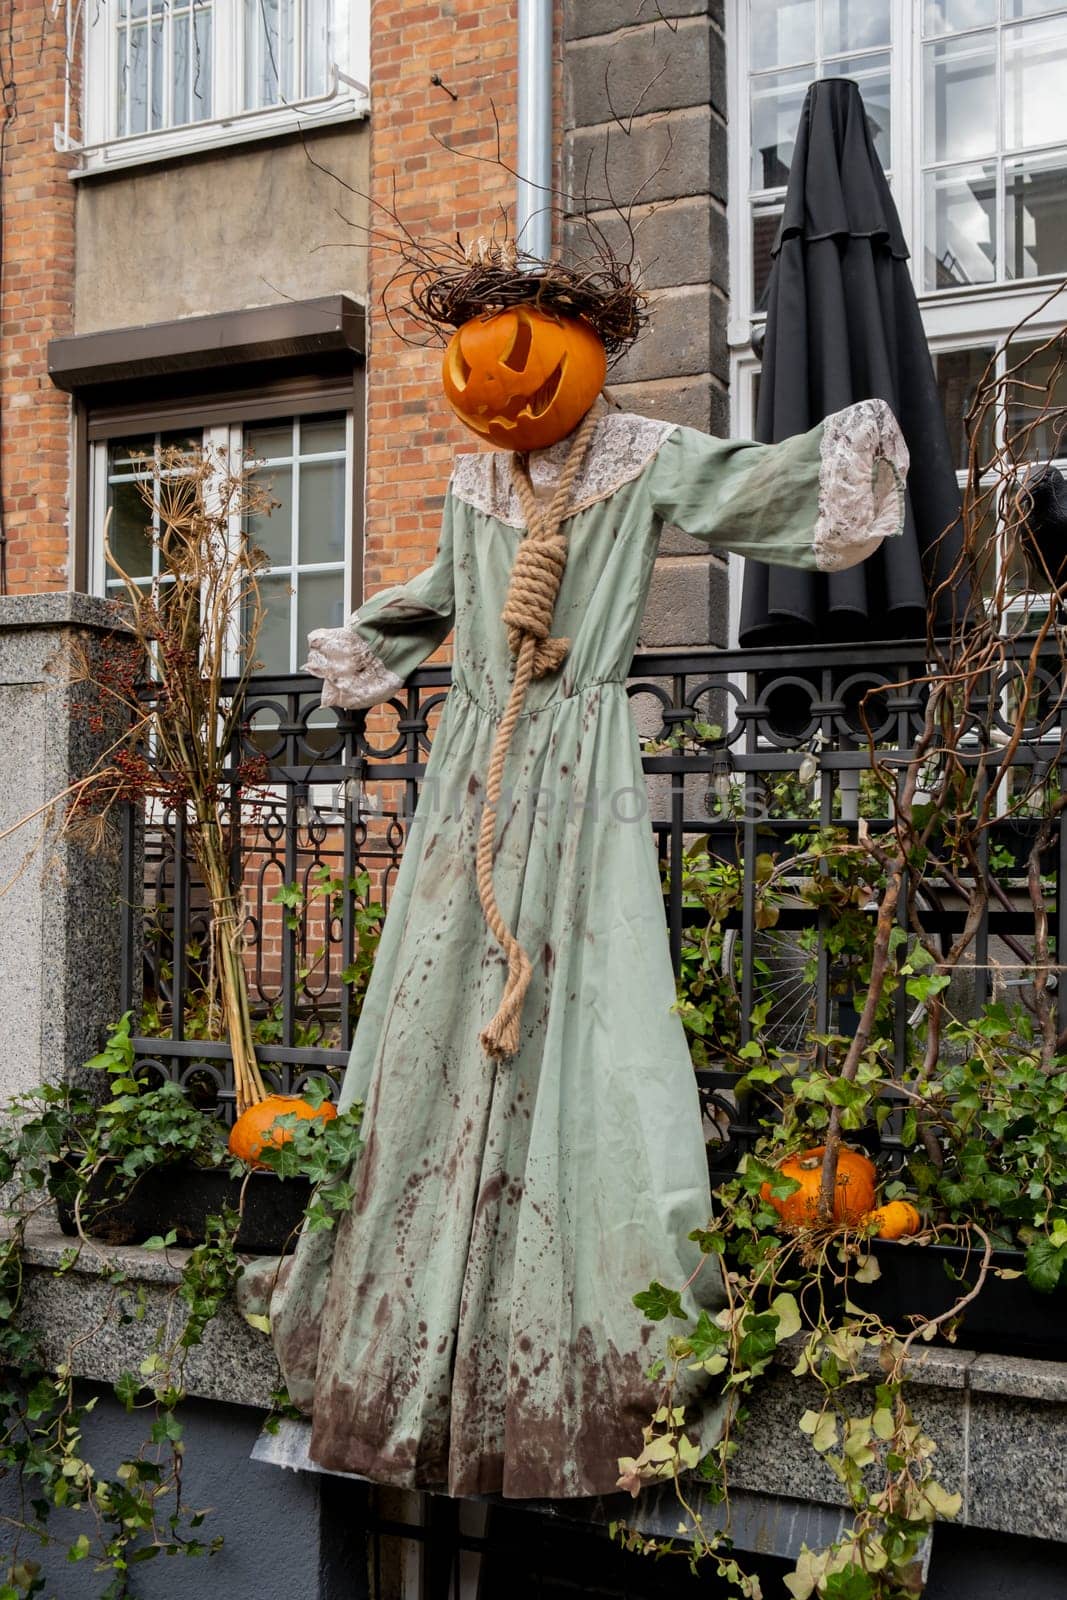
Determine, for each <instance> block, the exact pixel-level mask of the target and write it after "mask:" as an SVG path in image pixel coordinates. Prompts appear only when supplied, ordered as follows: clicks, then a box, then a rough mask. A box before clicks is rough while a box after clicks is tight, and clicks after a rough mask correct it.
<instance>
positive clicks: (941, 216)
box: [923, 165, 997, 289]
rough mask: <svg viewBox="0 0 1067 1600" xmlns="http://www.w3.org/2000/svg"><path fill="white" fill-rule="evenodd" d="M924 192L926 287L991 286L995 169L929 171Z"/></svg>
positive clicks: (994, 255)
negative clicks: (988, 284)
mask: <svg viewBox="0 0 1067 1600" xmlns="http://www.w3.org/2000/svg"><path fill="white" fill-rule="evenodd" d="M925 189H926V194H925V206H924V219H923V220H924V226H923V238H924V239H925V241H926V244H925V260H926V271H925V286H926V288H927V289H952V288H958V287H960V286H962V285H964V284H969V283H992V281H993V278H994V276H995V270H994V263H995V261H996V193H997V178H996V167H994V166H992V165H989V166H983V167H964V168H955V169H954V170H952V171H950V172H930V173H927V175H926V179H925Z"/></svg>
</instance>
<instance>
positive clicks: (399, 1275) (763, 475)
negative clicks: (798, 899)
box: [246, 252, 907, 1499]
mask: <svg viewBox="0 0 1067 1600" xmlns="http://www.w3.org/2000/svg"><path fill="white" fill-rule="evenodd" d="M479 273H482V275H483V278H482V281H483V283H484V281H486V279H488V278H489V277H492V281H493V283H494V284H495V285H496V286H497V288H498V289H499V290H500V292H499V294H498V295H497V296H496V298H495V304H490V305H489V306H488V308H487V307H486V306H485V305H484V303H482V302H479V315H477V316H475V317H473V319H470V318H464V317H463V316H462V314H461V311H462V305H460V309H459V310H457V297H456V296H452V297H451V298H450V297H449V296H447V295H446V296H438V300H437V302H435V304H436V305H437V306H438V309H439V312H440V320H441V321H443V322H449V321H450V322H452V323H453V324H458V323H462V324H463V325H462V326H460V327H459V328H458V331H457V332H456V333H455V335H454V336H453V338H452V341H451V344H450V345H449V348H448V351H447V353H446V356H445V366H444V382H445V387H446V392H447V395H448V398H449V400H450V402H451V404H452V405H453V407H454V409H455V410H456V411H457V413H458V415H459V416H460V417H461V418H462V420H463V421H464V422H466V423H467V424H468V425H469V426H470V427H471V428H472V429H473V430H475V431H476V432H477V433H478V434H479V435H480V436H481V438H482V439H483V441H486V442H489V443H490V444H491V445H493V446H497V447H498V448H494V449H488V450H483V451H481V452H479V453H477V454H472V455H461V456H460V457H459V458H458V459H457V461H456V465H455V471H454V473H453V475H452V479H451V482H450V484H449V487H448V494H447V498H446V502H445V509H444V524H443V529H442V534H441V542H440V548H439V549H438V552H437V557H436V559H435V561H434V562H433V565H432V566H431V567H429V568H428V569H427V571H425V572H423V573H422V574H420V575H419V576H418V577H416V578H414V579H412V581H411V582H409V583H406V584H404V585H402V586H400V587H398V588H393V589H388V590H386V591H384V592H383V593H380V594H377V595H375V596H374V598H373V599H371V600H369V601H368V602H367V603H366V604H365V605H364V606H362V607H361V608H360V610H359V611H358V612H357V613H356V614H355V615H354V616H352V617H351V618H350V619H349V621H348V622H347V623H346V624H345V626H344V627H343V628H338V629H324V630H319V631H317V632H314V633H312V634H311V636H310V655H309V660H308V664H307V667H308V670H309V671H311V672H313V673H315V674H316V675H317V676H319V677H320V678H322V679H323V692H322V698H323V703H324V704H325V705H328V706H344V707H348V708H361V707H367V706H372V705H374V704H375V703H376V702H378V701H381V700H384V699H386V698H388V696H389V695H390V694H392V693H394V692H395V691H396V690H398V689H399V688H400V686H401V685H402V684H403V683H404V681H405V679H406V678H407V677H408V676H409V674H410V673H411V672H412V671H413V670H414V669H415V668H416V667H417V666H418V665H419V664H420V663H421V662H422V661H424V660H425V659H426V657H427V656H429V655H430V654H431V652H432V651H433V650H434V649H435V648H436V647H437V646H438V645H440V644H441V643H442V641H443V640H444V639H445V638H446V636H447V635H448V634H450V633H452V632H453V630H454V633H455V644H454V655H453V679H452V688H451V690H450V692H449V694H448V697H447V700H446V702H445V705H444V709H443V712H442V715H441V720H440V725H439V727H438V730H437V734H436V737H435V739H434V743H433V750H432V753H431V755H430V758H429V763H428V767H427V774H426V782H425V785H424V787H423V791H422V799H421V801H420V804H419V808H418V812H417V814H416V816H415V818H414V821H413V823H412V825H411V830H410V836H409V840H408V843H407V848H406V850H405V853H404V858H403V863H402V867H401V870H400V872H399V875H398V878H397V881H396V885H395V888H394V892H393V896H392V901H391V905H390V909H389V914H388V917H387V920H386V924H385V928H384V932H383V935H382V940H381V945H380V948H379V951H378V955H377V960H376V963H375V968H374V973H373V977H372V980H371V983H370V987H369V989H368V992H367V996H366V1001H365V1004H364V1008H363V1012H362V1016H361V1019H360V1022H359V1027H358V1029H357V1034H356V1039H355V1043H354V1045H353V1048H352V1055H351V1061H350V1065H349V1068H348V1072H347V1076H346V1078H345V1082H344V1089H343V1093H342V1097H341V1100H342V1105H344V1104H350V1103H352V1102H353V1101H356V1100H360V1101H362V1102H364V1105H365V1113H364V1138H365V1145H364V1148H363V1150H362V1152H361V1155H360V1158H359V1161H358V1163H357V1165H356V1168H355V1171H354V1173H353V1175H352V1182H353V1185H354V1188H355V1199H354V1203H353V1205H352V1207H351V1209H350V1210H349V1211H348V1212H347V1213H346V1214H345V1215H344V1217H343V1218H342V1220H341V1221H340V1223H339V1225H338V1227H337V1229H336V1232H335V1233H332V1234H330V1233H321V1232H319V1233H314V1234H307V1235H305V1236H304V1237H303V1238H302V1239H301V1241H300V1243H299V1246H298V1248H297V1251H296V1254H295V1255H294V1256H293V1257H292V1258H291V1259H290V1261H289V1262H287V1263H286V1264H285V1265H284V1266H283V1267H282V1268H281V1270H280V1272H279V1274H278V1277H277V1282H276V1284H275V1287H274V1293H273V1297H272V1303H271V1321H272V1332H273V1337H274V1341H275V1345H276V1349H277V1352H278V1356H279V1359H280V1362H281V1365H282V1369H283V1372H284V1375H285V1379H286V1383H287V1385H288V1389H289V1393H290V1395H291V1396H292V1398H293V1400H294V1401H295V1402H296V1403H297V1404H298V1405H300V1406H301V1407H302V1408H304V1409H306V1410H307V1411H309V1412H310V1414H311V1417H312V1431H311V1440H310V1446H309V1455H310V1459H311V1461H312V1462H314V1463H315V1464H317V1465H318V1466H321V1467H324V1468H327V1469H332V1470H339V1471H340V1470H343V1471H346V1472H353V1473H358V1474H362V1475H364V1476H366V1477H368V1478H370V1479H373V1480H375V1481H377V1482H381V1483H388V1484H395V1485H399V1486H406V1487H414V1488H419V1489H427V1490H438V1491H446V1492H448V1493H449V1494H452V1495H482V1494H489V1493H495V1494H503V1495H506V1496H513V1497H518V1498H523V1499H529V1498H538V1497H550V1498H561V1497H568V1496H582V1495H600V1494H604V1493H606V1492H610V1491H612V1490H613V1489H614V1488H615V1481H616V1476H617V1458H618V1457H620V1456H624V1455H629V1454H636V1453H637V1452H638V1451H639V1449H640V1446H641V1429H642V1427H643V1426H644V1425H645V1424H646V1423H647V1422H648V1421H649V1419H650V1416H651V1413H652V1411H653V1410H654V1409H655V1407H656V1405H657V1404H659V1398H658V1396H657V1394H656V1389H655V1385H654V1384H652V1383H650V1382H649V1380H648V1378H647V1377H646V1372H647V1369H648V1367H649V1365H650V1362H651V1360H652V1358H653V1356H654V1354H655V1348H654V1346H653V1345H651V1344H650V1335H651V1332H652V1329H651V1327H650V1325H649V1324H647V1323H646V1321H645V1319H644V1318H643V1317H642V1315H641V1314H640V1312H638V1311H637V1310H636V1308H635V1307H634V1305H633V1303H632V1299H631V1296H632V1293H633V1291H634V1289H635V1288H640V1287H642V1286H643V1285H645V1284H647V1283H648V1282H649V1281H650V1280H652V1279H658V1280H659V1281H660V1282H662V1283H664V1284H668V1285H672V1286H679V1285H682V1284H684V1283H686V1282H687V1280H690V1279H691V1277H692V1275H693V1273H694V1269H695V1268H696V1267H697V1265H698V1263H699V1261H700V1254H699V1251H698V1249H697V1246H696V1245H695V1244H693V1243H692V1242H691V1241H690V1239H689V1234H690V1232H691V1231H692V1230H693V1229H694V1228H699V1227H702V1226H703V1225H704V1224H705V1223H706V1220H707V1217H708V1214H709V1211H710V1196H709V1184H708V1169H707V1163H706V1158H705V1150H704V1144H703V1136H702V1129H701V1118H700V1112H699V1107H698V1102H697V1091H696V1084H695V1080H694V1076H693V1070H692V1066H691V1063H690V1059H689V1054H688V1050H687V1048H686V1042H685V1037H684V1034H683V1030H682V1024H681V1022H680V1020H679V1018H678V1017H677V1016H676V1015H675V1013H674V1012H673V1010H672V1006H673V1002H674V980H673V975H672V972H671V965H670V960H669V954H668V944H667V934H666V928H665V924H664V913H663V898H662V892H661V887H660V882H659V875H658V871H657V864H656V857H655V851H654V845H653V838H652V833H651V830H650V828H649V826H648V821H647V815H646V808H645V805H644V803H643V799H644V795H645V787H644V779H643V775H642V771H641V763H640V758H639V749H638V743H637V737H636V733H635V730H634V726H633V723H632V720H631V717H630V712H629V709H628V704H627V696H626V676H627V672H628V669H629V666H630V661H631V657H632V655H633V651H634V645H635V641H636V638H637V633H638V626H639V623H640V620H641V613H642V608H643V605H644V601H645V596H646V594H647V591H648V585H649V580H650V578H651V575H652V568H653V563H654V561H655V558H656V547H657V541H658V537H659V532H660V529H661V527H662V526H663V524H664V523H671V524H673V525H674V526H676V527H679V528H682V529H684V530H685V531H686V532H687V533H689V534H691V535H693V536H694V537H696V538H698V539H702V540H703V541H704V542H705V543H706V544H707V545H708V546H709V548H711V549H714V550H719V551H724V550H734V551H737V552H739V553H740V554H742V555H745V556H759V557H760V558H761V559H762V560H764V561H767V560H770V561H773V562H776V563H779V564H781V563H784V564H787V565H792V566H796V567H801V568H807V569H815V568H820V569H822V570H831V569H836V568H839V567H847V566H849V565H851V564H853V563H855V562H858V561H862V560H863V559H864V557H866V556H867V555H869V554H870V553H871V552H872V551H873V550H874V549H876V548H877V546H878V545H879V544H880V543H881V541H882V539H883V538H884V537H885V536H886V535H887V534H896V533H898V532H899V530H900V527H901V521H902V515H903V479H904V474H905V471H906V466H907V453H906V451H905V448H904V445H903V441H902V439H901V436H900V433H899V430H898V428H897V426H896V423H895V421H894V419H893V416H892V414H891V412H890V411H889V408H888V407H887V406H886V405H885V403H884V402H882V401H877V400H875V401H870V402H864V403H861V404H858V405H854V406H851V407H849V409H848V410H847V411H844V412H841V413H839V414H837V415H835V416H832V417H829V418H827V420H826V421H825V422H823V423H821V424H820V425H819V426H818V427H816V428H814V429H812V431H811V432H810V433H808V434H805V435H803V436H800V437H796V438H791V439H789V440H787V441H785V442H784V443H782V444H779V445H774V446H765V445H757V444H748V443H742V442H739V441H737V440H726V439H716V438H709V437H707V436H706V435H704V434H702V433H699V432H696V431H694V430H693V429H690V428H684V427H676V426H675V425H674V424H672V423H669V422H659V421H654V420H651V419H649V418H647V417H641V416H629V415H620V414H618V413H617V412H615V411H613V410H611V409H610V408H608V407H607V406H606V405H605V404H604V402H603V401H602V400H600V399H598V396H599V394H600V390H601V386H602V383H603V379H604V375H605V366H606V353H605V342H606V343H607V345H608V346H609V347H611V346H613V345H614V348H615V349H617V348H619V347H620V346H621V345H622V344H624V343H625V341H626V338H627V337H628V336H632V331H634V330H635V329H636V327H637V326H639V323H640V316H639V311H640V298H639V295H638V293H637V291H636V290H631V291H629V293H630V300H629V315H630V329H631V333H630V334H629V335H627V333H626V330H625V329H624V330H623V332H622V333H621V334H620V331H619V323H618V318H617V313H618V310H619V301H618V295H617V294H614V295H613V294H611V293H608V292H605V293H604V294H603V295H602V296H600V298H598V296H597V293H596V292H589V290H588V285H586V286H585V291H584V294H583V297H582V298H581V299H580V302H579V301H576V299H575V297H574V295H573V293H571V292H570V291H573V289H574V283H573V282H571V281H569V279H568V275H567V273H566V271H565V269H561V268H559V267H557V266H554V265H553V266H545V267H544V269H543V270H542V271H540V272H538V271H534V272H526V273H523V272H520V271H518V270H517V268H516V266H515V263H514V261H513V259H509V258H507V257H506V256H502V255H501V254H500V253H498V252H490V253H489V255H488V256H487V257H485V258H484V259H483V260H482V262H481V263H477V262H476V263H474V264H473V265H472V266H471V268H470V276H472V277H473V279H475V280H477V279H478V275H479ZM494 274H495V276H493V275H494ZM439 287H440V285H438V288H439ZM459 300H460V301H461V300H462V297H459ZM535 301H536V304H534V302H535ZM579 303H580V305H581V311H582V314H581V315H575V314H574V313H575V309H576V305H577V304H579ZM442 305H443V309H442ZM246 1292H247V1291H246ZM683 1298H684V1303H685V1305H686V1307H687V1309H688V1311H689V1314H690V1316H695V1315H697V1314H698V1312H699V1309H700V1308H701V1307H707V1308H708V1309H710V1310H712V1311H714V1310H717V1309H718V1308H719V1307H720V1306H721V1305H722V1303H723V1297H722V1285H721V1281H720V1278H719V1274H718V1268H717V1264H715V1263H714V1262H711V1261H709V1262H708V1263H706V1264H705V1266H704V1268H703V1270H702V1271H701V1272H700V1273H699V1274H697V1276H696V1277H695V1279H693V1281H692V1283H691V1285H690V1287H689V1288H687V1290H686V1291H685V1294H684V1297H683ZM686 1378H687V1379H688V1381H689V1382H690V1384H691V1388H690V1390H689V1392H687V1393H683V1394H681V1395H679V1396H678V1398H677V1402H676V1403H683V1404H685V1405H686V1406H687V1408H688V1410H687V1417H688V1420H689V1421H690V1423H691V1424H692V1432H693V1434H694V1435H695V1436H696V1437H697V1438H698V1439H699V1440H700V1441H701V1442H702V1443H703V1444H704V1445H705V1446H710V1444H711V1443H712V1442H713V1441H714V1439H715V1438H716V1437H717V1433H718V1429H719V1426H720V1410H721V1408H720V1404H719V1402H718V1400H717V1396H716V1384H715V1380H709V1379H707V1378H706V1377H704V1375H703V1374H686Z"/></svg>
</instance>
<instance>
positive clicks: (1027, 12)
mask: <svg viewBox="0 0 1067 1600" xmlns="http://www.w3.org/2000/svg"><path fill="white" fill-rule="evenodd" d="M1062 8H1063V0H1004V15H1005V16H1006V17H1009V18H1013V17H1043V16H1044V15H1045V13H1046V12H1048V11H1060V10H1062Z"/></svg>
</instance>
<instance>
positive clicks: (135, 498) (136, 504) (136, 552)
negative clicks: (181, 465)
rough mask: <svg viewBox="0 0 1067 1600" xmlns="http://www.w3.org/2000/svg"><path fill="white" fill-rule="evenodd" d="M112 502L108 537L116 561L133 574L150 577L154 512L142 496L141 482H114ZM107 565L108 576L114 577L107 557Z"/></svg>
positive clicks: (136, 576)
mask: <svg viewBox="0 0 1067 1600" xmlns="http://www.w3.org/2000/svg"><path fill="white" fill-rule="evenodd" d="M108 504H109V505H110V507H111V524H110V526H109V528H108V531H107V537H108V543H109V544H110V546H111V549H112V552H113V553H114V556H115V559H116V561H117V562H118V564H119V566H120V567H122V568H123V569H124V570H125V571H126V572H128V573H129V575H130V577H131V578H147V577H150V576H151V573H152V541H151V537H150V533H149V530H150V527H151V523H152V514H151V512H150V511H149V509H148V507H147V506H146V505H145V503H144V500H143V499H142V498H141V492H140V488H139V486H138V485H137V484H136V483H133V482H125V483H115V484H112V485H111V487H110V491H109V494H108ZM105 567H106V571H107V575H108V577H114V576H115V573H114V571H113V569H112V568H111V567H110V566H107V563H106V561H105Z"/></svg>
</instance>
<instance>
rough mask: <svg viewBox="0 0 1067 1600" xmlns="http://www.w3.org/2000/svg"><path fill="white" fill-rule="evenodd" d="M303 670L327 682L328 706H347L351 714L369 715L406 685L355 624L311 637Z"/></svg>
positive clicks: (324, 693)
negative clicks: (375, 652)
mask: <svg viewBox="0 0 1067 1600" xmlns="http://www.w3.org/2000/svg"><path fill="white" fill-rule="evenodd" d="M300 670H301V671H302V672H310V673H312V674H313V676H314V677H316V678H321V679H322V680H323V682H322V704H323V705H324V706H344V707H346V708H347V709H348V710H349V711H365V710H366V709H367V707H368V706H373V705H377V703H378V701H379V700H387V699H388V698H389V696H390V695H391V694H395V693H396V691H397V689H399V688H401V687H402V686H403V682H404V680H403V678H398V677H397V675H396V673H395V672H390V671H389V668H388V667H387V666H386V665H385V664H384V662H381V661H379V659H378V657H377V656H376V655H375V654H374V651H373V650H372V649H371V647H370V645H369V644H368V643H367V642H366V640H365V639H363V638H361V636H360V635H359V634H358V633H357V632H356V630H355V628H354V627H353V626H352V625H351V624H346V626H345V627H343V628H316V629H315V630H314V632H312V633H309V634H308V658H307V660H306V661H305V663H304V665H303V667H302V668H301V669H300Z"/></svg>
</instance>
